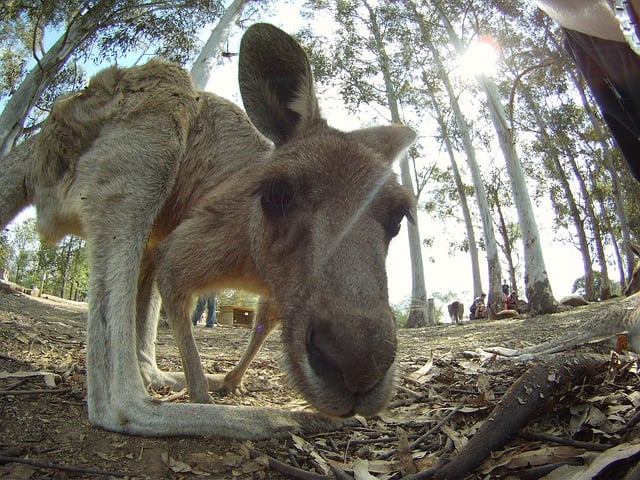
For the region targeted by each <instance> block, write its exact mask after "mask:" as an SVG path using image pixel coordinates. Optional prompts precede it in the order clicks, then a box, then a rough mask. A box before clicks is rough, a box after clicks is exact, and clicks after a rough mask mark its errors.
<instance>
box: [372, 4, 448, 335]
mask: <svg viewBox="0 0 640 480" xmlns="http://www.w3.org/2000/svg"><path fill="white" fill-rule="evenodd" d="M363 3H364V5H365V7H366V8H367V10H368V11H369V18H370V20H371V30H372V32H371V33H372V34H373V37H374V39H375V42H376V54H377V55H378V62H379V64H380V69H381V73H382V76H383V78H384V84H385V91H386V97H387V102H388V105H389V111H390V112H391V120H392V121H393V122H395V123H403V122H402V119H401V118H400V109H399V107H398V98H397V96H396V93H395V88H394V85H393V81H392V78H391V71H390V68H389V63H390V62H389V57H388V56H387V52H386V50H385V44H384V42H383V39H382V35H381V33H380V28H379V26H378V21H377V18H376V14H375V12H374V10H373V9H372V8H371V6H370V5H369V4H368V3H367V1H366V0H365V1H364V2H363ZM400 178H401V181H402V184H403V185H404V186H405V187H406V188H410V189H411V192H412V193H414V195H415V190H414V188H413V182H412V180H411V171H410V168H409V158H408V156H407V155H405V156H404V157H403V158H402V159H401V160H400ZM408 232H409V255H410V257H411V310H410V312H409V317H408V319H407V327H418V326H425V325H427V324H430V325H433V324H434V323H435V319H434V318H429V315H428V311H427V288H426V285H425V279H424V264H423V262H422V242H421V241H420V230H419V228H418V223H417V221H416V223H415V224H412V223H409V224H408Z"/></svg>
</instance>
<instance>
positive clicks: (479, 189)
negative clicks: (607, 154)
mask: <svg viewBox="0 0 640 480" xmlns="http://www.w3.org/2000/svg"><path fill="white" fill-rule="evenodd" d="M413 13H414V15H415V16H416V18H417V19H419V21H418V23H419V25H420V33H421V35H422V40H423V41H424V43H425V46H426V47H427V48H429V50H430V51H431V54H432V57H433V59H434V62H435V66H436V68H437V70H438V71H439V72H440V80H442V83H443V84H444V86H445V88H446V90H447V95H448V96H449V102H450V104H451V109H452V111H453V114H454V118H455V121H456V125H457V126H458V129H459V132H460V136H461V138H462V145H463V148H464V151H465V154H466V156H467V164H468V165H469V170H470V172H471V178H472V181H473V187H474V189H475V193H476V201H477V202H478V210H479V213H480V218H481V219H482V228H483V233H484V240H485V248H486V251H487V265H488V270H489V292H488V304H489V306H490V307H494V306H496V305H497V304H498V303H502V288H501V282H502V272H501V267H500V257H499V256H498V246H497V243H496V237H495V233H494V230H493V220H492V218H491V209H490V208H489V202H488V201H487V194H486V192H485V187H484V182H483V180H482V175H481V173H480V167H479V166H478V162H477V161H476V151H475V147H474V146H473V140H472V139H471V134H470V131H471V129H470V127H469V124H468V122H467V120H466V118H465V116H464V114H463V113H462V109H461V108H460V104H459V102H458V96H457V95H456V93H455V91H454V89H453V85H452V84H451V80H450V78H449V76H448V74H447V70H446V69H445V68H444V62H443V60H442V57H441V56H440V52H439V50H438V47H437V46H436V45H434V44H433V42H432V41H431V35H430V32H429V28H430V27H429V25H427V24H426V22H425V21H424V19H422V18H420V17H419V14H418V13H417V11H416V10H415V9H414V12H413ZM423 75H424V73H423ZM425 80H426V79H425ZM474 289H478V290H475V291H474V292H473V295H474V298H476V297H479V296H480V294H481V293H485V292H482V290H481V289H482V287H481V285H480V283H479V282H478V284H476V283H475V282H474ZM499 310H501V308H499V309H497V310H496V309H495V308H489V315H490V318H493V317H494V316H495V313H496V312H497V311H499Z"/></svg>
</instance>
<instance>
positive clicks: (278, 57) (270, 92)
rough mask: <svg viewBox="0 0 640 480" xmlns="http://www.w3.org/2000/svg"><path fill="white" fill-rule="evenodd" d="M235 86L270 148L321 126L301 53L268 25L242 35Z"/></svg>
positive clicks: (306, 63)
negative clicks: (306, 130)
mask: <svg viewBox="0 0 640 480" xmlns="http://www.w3.org/2000/svg"><path fill="white" fill-rule="evenodd" d="M238 81H239V84H240V94H241V95H242V102H243V104H244V108H245V110H246V112H247V115H248V116H249V118H250V119H251V121H252V122H253V124H254V125H255V126H256V128H257V129H258V130H260V132H261V133H262V134H263V135H264V136H266V137H267V138H269V140H271V141H272V142H273V143H275V144H276V146H279V145H282V144H283V143H285V142H286V141H288V140H289V139H291V138H292V137H294V136H295V135H296V134H297V133H298V132H300V131H301V130H304V129H305V128H306V127H307V126H309V125H311V124H313V123H315V122H324V120H323V119H322V117H321V116H320V108H319V106H318V100H317V99H316V94H315V89H314V81H313V74H312V73H311V65H310V64H309V60H308V58H307V55H306V53H305V52H304V50H303V49H302V47H301V46H300V44H298V42H297V41H296V40H295V39H294V38H293V37H291V36H290V35H288V34H287V33H285V32H283V31H282V30H280V29H279V28H277V27H274V26H273V25H269V24H268V23H256V24H254V25H252V26H251V27H249V28H248V29H247V31H246V32H245V34H244V35H243V37H242V41H241V42H240V56H239V64H238Z"/></svg>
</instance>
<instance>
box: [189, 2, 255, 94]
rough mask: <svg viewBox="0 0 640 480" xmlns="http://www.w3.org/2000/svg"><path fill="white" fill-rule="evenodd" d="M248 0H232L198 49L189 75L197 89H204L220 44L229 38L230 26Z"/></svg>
mask: <svg viewBox="0 0 640 480" xmlns="http://www.w3.org/2000/svg"><path fill="white" fill-rule="evenodd" d="M249 1H250V0H234V1H233V3H231V5H229V6H228V7H227V9H226V10H225V12H224V15H222V17H221V18H220V20H218V23H217V25H216V26H215V28H214V29H213V30H212V31H211V35H209V39H208V40H207V42H206V43H205V44H204V46H203V47H202V50H200V54H199V55H198V58H196V59H195V61H194V62H193V66H192V67H191V77H192V78H193V83H194V85H195V87H196V89H198V90H204V89H205V88H206V87H207V82H208V81H209V77H210V76H211V70H212V69H213V66H214V63H215V59H216V57H217V56H218V55H219V54H220V53H221V52H222V44H223V43H224V42H225V41H226V40H227V38H229V32H230V31H231V26H232V25H233V22H235V21H236V20H237V19H238V18H239V17H240V14H241V13H242V11H243V10H244V8H245V7H246V5H247V4H248V3H249Z"/></svg>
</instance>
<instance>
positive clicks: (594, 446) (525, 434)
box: [520, 432, 613, 452]
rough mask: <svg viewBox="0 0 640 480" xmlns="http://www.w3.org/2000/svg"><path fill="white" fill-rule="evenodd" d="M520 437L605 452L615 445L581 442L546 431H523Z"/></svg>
mask: <svg viewBox="0 0 640 480" xmlns="http://www.w3.org/2000/svg"><path fill="white" fill-rule="evenodd" d="M520 437H522V438H524V439H525V440H541V441H543V442H552V443H557V444H559V445H569V446H571V447H576V448H584V449H585V450H592V451H598V452H603V451H605V450H607V449H608V448H611V447H613V445H612V444H610V443H592V442H579V441H577V440H573V439H571V438H563V437H556V436H553V435H547V434H546V433H534V432H522V433H520Z"/></svg>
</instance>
